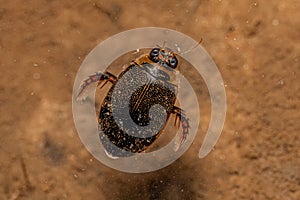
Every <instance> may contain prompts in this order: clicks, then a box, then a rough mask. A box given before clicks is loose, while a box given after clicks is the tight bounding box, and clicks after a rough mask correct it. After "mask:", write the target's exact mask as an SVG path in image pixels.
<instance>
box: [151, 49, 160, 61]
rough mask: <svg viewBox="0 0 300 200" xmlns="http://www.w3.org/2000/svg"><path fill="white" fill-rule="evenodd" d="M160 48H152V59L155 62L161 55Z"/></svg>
mask: <svg viewBox="0 0 300 200" xmlns="http://www.w3.org/2000/svg"><path fill="white" fill-rule="evenodd" d="M159 50H160V49H159V48H154V49H152V51H151V52H150V59H151V60H152V61H154V62H156V61H157V56H158V55H159Z"/></svg>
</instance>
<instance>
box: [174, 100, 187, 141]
mask: <svg viewBox="0 0 300 200" xmlns="http://www.w3.org/2000/svg"><path fill="white" fill-rule="evenodd" d="M172 112H173V113H174V114H175V115H176V117H175V125H176V122H177V119H179V121H180V122H181V125H182V134H181V140H180V145H182V144H183V143H184V142H185V140H186V138H187V135H188V134H189V127H190V126H189V118H188V117H187V116H186V115H185V112H184V110H182V109H181V108H178V107H176V106H174V107H173V111H172Z"/></svg>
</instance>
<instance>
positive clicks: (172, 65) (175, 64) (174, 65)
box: [169, 57, 178, 69]
mask: <svg viewBox="0 0 300 200" xmlns="http://www.w3.org/2000/svg"><path fill="white" fill-rule="evenodd" d="M177 64H178V61H177V58H176V57H173V58H171V60H170V63H169V66H170V67H172V68H173V69H175V68H176V67H177Z"/></svg>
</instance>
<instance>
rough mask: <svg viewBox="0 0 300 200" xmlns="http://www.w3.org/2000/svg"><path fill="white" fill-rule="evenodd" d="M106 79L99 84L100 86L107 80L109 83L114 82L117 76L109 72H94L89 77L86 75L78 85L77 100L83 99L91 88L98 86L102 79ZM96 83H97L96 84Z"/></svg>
mask: <svg viewBox="0 0 300 200" xmlns="http://www.w3.org/2000/svg"><path fill="white" fill-rule="evenodd" d="M104 80H106V82H105V83H104V84H103V85H102V86H101V88H102V87H103V86H104V85H105V84H106V83H107V82H108V81H109V82H111V83H115V82H116V81H117V78H116V77H115V76H114V75H113V74H111V73H109V72H104V73H102V72H96V73H94V74H92V75H90V76H89V77H87V78H86V79H85V80H83V81H82V83H81V84H80V86H79V92H78V95H77V101H82V100H84V99H85V98H86V97H87V96H88V94H89V93H90V92H91V90H92V89H93V88H94V87H96V86H99V85H100V84H101V83H102V81H104ZM96 84H97V85H96Z"/></svg>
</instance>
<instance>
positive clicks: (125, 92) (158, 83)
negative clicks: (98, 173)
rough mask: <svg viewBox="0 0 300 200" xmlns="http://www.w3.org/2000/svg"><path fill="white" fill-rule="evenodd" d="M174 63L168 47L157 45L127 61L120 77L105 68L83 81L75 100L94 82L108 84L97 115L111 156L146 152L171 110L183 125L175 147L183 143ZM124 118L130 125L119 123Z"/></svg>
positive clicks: (185, 129)
mask: <svg viewBox="0 0 300 200" xmlns="http://www.w3.org/2000/svg"><path fill="white" fill-rule="evenodd" d="M177 66H178V59H177V57H176V55H175V53H174V52H173V51H172V50H170V49H168V48H164V47H155V48H153V49H152V50H151V51H150V53H149V54H143V55H141V56H140V57H138V58H137V59H135V60H133V61H132V62H130V63H129V65H127V67H126V68H125V69H124V70H123V71H122V72H121V73H120V74H119V75H118V77H117V76H115V75H113V74H112V73H110V72H108V71H105V72H96V73H94V74H92V75H90V76H88V77H87V78H86V79H85V80H83V81H82V83H81V85H80V87H79V92H78V95H77V100H79V101H83V100H84V99H85V98H86V97H87V94H88V91H89V90H90V89H91V87H92V86H93V85H95V84H98V86H99V85H100V84H102V87H103V85H105V84H106V83H107V82H110V83H111V84H112V86H111V87H110V89H109V91H108V93H107V94H106V96H105V98H104V100H103V102H102V104H101V108H100V113H99V117H98V122H99V135H100V140H101V142H102V144H103V146H104V148H105V152H106V154H107V155H108V156H109V157H110V158H118V157H123V156H128V155H131V154H134V153H141V152H144V151H145V150H146V149H148V148H149V146H150V145H152V144H153V143H154V142H155V140H156V139H157V138H158V137H159V136H160V135H161V134H162V131H163V129H164V126H165V124H166V120H168V119H169V117H170V115H171V114H174V115H175V124H176V122H177V121H178V120H179V121H180V122H181V125H182V133H181V134H180V144H179V146H181V145H182V144H183V143H184V142H185V140H186V138H187V135H188V133H189V119H188V117H187V116H186V114H185V112H184V110H182V109H181V108H179V107H177V106H175V101H176V94H177V89H178V86H177V85H178V83H177V82H176V73H178V70H177ZM114 112H115V113H116V112H117V115H115V113H114ZM127 121H133V122H134V123H132V124H131V126H127V127H123V124H124V123H125V122H127ZM150 124H151V126H150ZM147 127H149V128H148V129H147ZM151 131H152V132H151ZM146 133H147V134H146ZM149 134H150V135H149Z"/></svg>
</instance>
